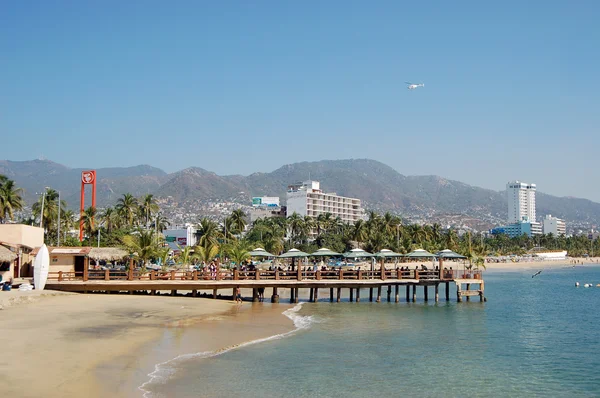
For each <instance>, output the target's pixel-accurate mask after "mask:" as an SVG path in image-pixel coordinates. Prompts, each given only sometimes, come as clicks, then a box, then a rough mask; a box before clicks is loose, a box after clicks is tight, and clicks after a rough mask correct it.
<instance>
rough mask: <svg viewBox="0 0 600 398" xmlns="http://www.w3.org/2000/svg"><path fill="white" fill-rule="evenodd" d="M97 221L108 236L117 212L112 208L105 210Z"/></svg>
mask: <svg viewBox="0 0 600 398" xmlns="http://www.w3.org/2000/svg"><path fill="white" fill-rule="evenodd" d="M98 221H99V222H100V223H101V224H104V228H106V232H108V233H109V234H110V233H111V232H112V230H113V228H114V227H115V224H116V223H117V211H116V210H115V209H114V208H112V207H107V208H105V209H104V211H103V212H102V214H100V219H99V220H98Z"/></svg>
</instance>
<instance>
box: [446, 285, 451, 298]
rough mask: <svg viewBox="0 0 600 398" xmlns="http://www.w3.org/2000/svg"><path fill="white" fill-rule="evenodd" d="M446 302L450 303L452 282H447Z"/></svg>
mask: <svg viewBox="0 0 600 398" xmlns="http://www.w3.org/2000/svg"><path fill="white" fill-rule="evenodd" d="M446 301H450V282H446Z"/></svg>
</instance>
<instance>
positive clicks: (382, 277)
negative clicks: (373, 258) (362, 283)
mask: <svg viewBox="0 0 600 398" xmlns="http://www.w3.org/2000/svg"><path fill="white" fill-rule="evenodd" d="M381 279H382V280H385V262H384V261H382V262H381Z"/></svg>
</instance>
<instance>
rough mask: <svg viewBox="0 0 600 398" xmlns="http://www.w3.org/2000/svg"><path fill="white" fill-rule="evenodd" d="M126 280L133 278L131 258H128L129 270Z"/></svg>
mask: <svg viewBox="0 0 600 398" xmlns="http://www.w3.org/2000/svg"><path fill="white" fill-rule="evenodd" d="M127 280H129V281H132V280H133V258H130V259H129V272H128V273H127Z"/></svg>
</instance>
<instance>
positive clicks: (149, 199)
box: [139, 194, 160, 226]
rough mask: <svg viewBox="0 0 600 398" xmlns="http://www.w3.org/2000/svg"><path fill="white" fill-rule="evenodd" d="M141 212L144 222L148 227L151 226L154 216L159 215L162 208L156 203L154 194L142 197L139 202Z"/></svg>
mask: <svg viewBox="0 0 600 398" xmlns="http://www.w3.org/2000/svg"><path fill="white" fill-rule="evenodd" d="M139 210H140V213H141V214H142V216H143V217H144V220H145V222H146V226H148V225H149V224H150V220H152V218H153V216H154V214H156V213H158V211H159V210H160V207H159V206H158V203H156V198H155V197H154V195H152V194H147V195H144V196H143V197H142V199H141V200H140V201H139Z"/></svg>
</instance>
